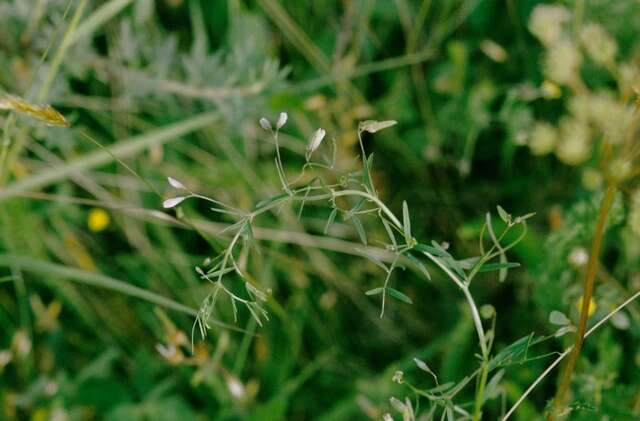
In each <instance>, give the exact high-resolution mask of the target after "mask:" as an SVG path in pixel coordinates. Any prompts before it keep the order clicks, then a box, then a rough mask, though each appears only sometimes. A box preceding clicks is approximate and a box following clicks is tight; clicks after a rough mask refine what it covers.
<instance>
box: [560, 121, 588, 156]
mask: <svg viewBox="0 0 640 421" xmlns="http://www.w3.org/2000/svg"><path fill="white" fill-rule="evenodd" d="M590 135H591V133H590V131H589V126H588V125H587V124H586V123H585V122H584V121H579V120H576V119H575V118H564V119H562V120H561V121H560V138H559V139H561V142H560V143H559V144H558V146H557V147H556V155H557V156H558V159H560V161H562V162H564V163H565V164H568V165H578V164H581V163H583V162H584V161H586V160H587V159H589V156H590V154H591V137H590Z"/></svg>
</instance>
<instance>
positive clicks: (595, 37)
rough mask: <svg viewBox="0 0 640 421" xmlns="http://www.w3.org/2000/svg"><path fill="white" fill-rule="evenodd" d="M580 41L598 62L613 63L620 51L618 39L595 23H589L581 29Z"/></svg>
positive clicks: (603, 63)
mask: <svg viewBox="0 0 640 421" xmlns="http://www.w3.org/2000/svg"><path fill="white" fill-rule="evenodd" d="M580 41H582V45H583V47H584V49H585V50H587V54H588V55H589V57H591V59H593V61H595V62H596V63H598V64H602V65H608V64H613V62H614V60H615V58H616V54H617V53H618V44H617V43H616V40H615V39H613V38H612V37H611V35H609V34H608V33H607V31H605V30H604V28H602V26H600V25H598V24H595V23H588V24H586V25H584V26H583V27H582V30H581V31H580Z"/></svg>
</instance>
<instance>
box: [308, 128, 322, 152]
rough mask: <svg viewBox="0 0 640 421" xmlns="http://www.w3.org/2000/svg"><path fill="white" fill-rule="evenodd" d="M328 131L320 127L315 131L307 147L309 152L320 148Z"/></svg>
mask: <svg viewBox="0 0 640 421" xmlns="http://www.w3.org/2000/svg"><path fill="white" fill-rule="evenodd" d="M326 133H327V132H325V130H324V129H318V130H316V131H315V133H314V134H313V136H312V137H311V140H310V141H309V146H308V147H307V150H308V151H309V153H313V152H314V151H315V150H316V149H318V147H319V146H320V144H321V143H322V139H324V136H325V134H326Z"/></svg>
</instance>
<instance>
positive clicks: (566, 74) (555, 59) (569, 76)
mask: <svg viewBox="0 0 640 421" xmlns="http://www.w3.org/2000/svg"><path fill="white" fill-rule="evenodd" d="M580 64H582V55H581V54H580V51H579V50H578V49H577V48H576V46H575V45H574V44H573V42H571V41H570V40H568V39H565V40H562V41H559V42H558V43H557V44H556V45H555V46H554V47H553V48H551V49H549V50H548V51H547V54H546V56H545V61H544V71H545V73H546V75H547V76H548V77H549V79H550V80H552V81H554V82H556V83H559V84H568V83H569V82H571V81H572V80H573V79H574V78H576V77H577V76H578V70H579V68H580Z"/></svg>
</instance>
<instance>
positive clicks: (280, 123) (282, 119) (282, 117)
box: [276, 112, 289, 130]
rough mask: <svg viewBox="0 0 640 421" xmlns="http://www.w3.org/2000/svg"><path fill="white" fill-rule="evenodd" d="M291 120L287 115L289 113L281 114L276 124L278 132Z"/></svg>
mask: <svg viewBox="0 0 640 421" xmlns="http://www.w3.org/2000/svg"><path fill="white" fill-rule="evenodd" d="M288 118H289V116H288V115H287V113H284V112H283V113H280V115H279V116H278V122H277V123H276V128H277V129H278V130H280V129H281V128H282V126H284V125H285V124H287V119H288Z"/></svg>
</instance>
